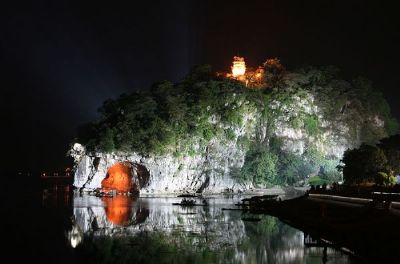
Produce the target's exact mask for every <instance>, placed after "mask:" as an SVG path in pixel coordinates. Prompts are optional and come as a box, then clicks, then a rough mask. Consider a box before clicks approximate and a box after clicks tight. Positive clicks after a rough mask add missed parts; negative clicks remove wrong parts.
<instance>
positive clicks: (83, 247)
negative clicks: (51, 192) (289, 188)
mask: <svg viewBox="0 0 400 264" xmlns="http://www.w3.org/2000/svg"><path fill="white" fill-rule="evenodd" d="M179 201H180V199H179V198H138V199H132V198H130V197H128V196H116V197H107V198H97V197H93V196H76V197H74V200H73V204H74V207H73V212H74V224H75V225H73V228H72V230H71V231H70V233H69V234H70V235H69V239H70V242H71V245H72V246H77V245H78V244H79V243H80V244H79V245H78V246H77V248H76V252H77V255H78V256H79V257H80V258H83V259H82V261H84V259H85V256H86V257H87V256H91V257H92V258H93V259H96V260H99V261H100V262H101V261H102V259H103V260H104V259H107V260H108V261H111V262H119V261H121V260H122V259H123V261H127V262H129V261H135V262H145V263H152V262H154V263H170V262H174V263H187V262H194V263H309V262H315V263H338V262H340V263H349V262H350V259H349V257H348V256H347V255H345V254H343V253H341V252H340V251H336V250H334V249H331V248H328V249H326V248H325V249H324V248H316V247H308V246H307V245H306V244H305V236H304V234H303V232H301V231H299V230H297V229H295V228H292V227H290V226H288V225H286V224H284V223H282V222H281V221H279V220H278V219H277V218H274V217H271V216H266V215H265V216H260V219H261V220H260V221H258V222H253V221H243V220H242V219H251V217H253V218H254V216H251V215H246V214H245V215H244V214H243V213H242V212H240V211H225V210H222V208H224V207H230V206H231V205H232V204H233V203H235V202H236V201H235V200H234V199H224V198H221V197H215V198H209V199H208V203H209V206H198V207H180V206H173V205H172V203H174V202H179ZM93 259H92V261H93Z"/></svg>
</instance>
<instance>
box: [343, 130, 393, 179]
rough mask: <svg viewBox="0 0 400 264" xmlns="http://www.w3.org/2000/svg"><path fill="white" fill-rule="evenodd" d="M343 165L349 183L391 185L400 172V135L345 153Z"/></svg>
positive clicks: (345, 177)
mask: <svg viewBox="0 0 400 264" xmlns="http://www.w3.org/2000/svg"><path fill="white" fill-rule="evenodd" d="M342 162H343V164H344V165H342V166H341V168H342V169H343V176H344V179H345V182H346V183H347V184H360V183H375V184H377V185H386V186H390V185H393V184H395V176H396V175H398V174H400V135H395V136H391V137H389V138H385V139H383V140H381V142H380V143H379V144H378V145H376V146H371V145H367V144H363V145H361V146H360V147H359V148H357V149H352V150H347V151H346V152H345V153H344V156H343V159H342Z"/></svg>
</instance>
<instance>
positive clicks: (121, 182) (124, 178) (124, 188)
mask: <svg viewBox="0 0 400 264" xmlns="http://www.w3.org/2000/svg"><path fill="white" fill-rule="evenodd" d="M134 185H135V184H134V183H133V180H132V173H131V166H130V165H129V164H126V163H123V162H118V163H116V164H114V165H113V166H112V167H110V168H109V169H108V172H107V176H106V178H105V179H104V180H103V181H102V182H101V187H102V191H104V192H109V191H112V190H116V191H117V192H124V193H125V192H130V191H132V189H133V188H132V187H134Z"/></svg>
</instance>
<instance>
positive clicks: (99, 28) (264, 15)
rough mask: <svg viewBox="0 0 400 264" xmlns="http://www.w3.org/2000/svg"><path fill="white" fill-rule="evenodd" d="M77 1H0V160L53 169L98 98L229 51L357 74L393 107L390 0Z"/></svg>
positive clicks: (393, 12) (395, 58)
mask: <svg viewBox="0 0 400 264" xmlns="http://www.w3.org/2000/svg"><path fill="white" fill-rule="evenodd" d="M14 2H16V1H14ZM82 2H83V1H77V2H72V1H65V2H64V1H32V2H31V3H29V2H24V1H21V2H16V3H14V4H7V5H6V6H4V4H2V7H1V8H0V14H1V15H0V22H1V23H0V34H1V35H0V50H1V51H0V65H1V91H2V93H1V107H2V109H1V113H2V116H1V120H2V126H1V128H2V133H1V134H2V139H1V142H2V150H1V151H2V156H3V157H6V158H3V159H2V166H1V169H2V170H3V171H32V172H37V171H52V170H57V169H62V168H63V167H64V166H66V164H67V162H68V161H67V159H66V158H65V153H66V151H67V149H68V145H69V143H70V142H71V140H72V139H73V138H74V137H75V135H76V130H77V127H78V126H79V125H81V124H83V123H85V122H88V121H91V120H95V119H96V116H97V109H98V108H99V107H100V105H101V104H102V102H103V101H104V100H106V99H107V98H110V97H113V98H115V97H117V96H119V95H120V94H121V93H129V92H130V91H133V90H146V89H148V87H149V86H150V85H151V83H153V82H155V81H157V80H163V79H169V80H173V81H178V80H179V79H181V78H182V77H183V76H184V75H185V74H186V73H187V72H188V71H189V69H190V68H191V67H192V66H193V65H196V64H202V63H208V64H211V65H212V66H213V67H214V69H215V70H216V71H218V70H219V71H221V70H228V69H229V66H230V63H231V59H232V57H233V56H234V55H241V56H244V57H245V58H246V61H247V64H248V65H253V66H256V65H259V64H261V63H262V62H263V61H264V60H265V59H266V58H271V57H278V58H280V59H281V61H282V63H283V64H284V65H286V66H287V68H288V69H289V70H290V69H295V68H297V67H300V66H303V65H336V66H338V67H339V68H341V69H342V71H343V74H344V76H345V77H346V78H349V79H351V78H353V77H356V76H359V75H363V76H366V77H367V78H369V79H370V80H372V81H373V84H374V86H375V87H376V88H377V89H380V90H381V91H382V92H383V93H384V95H385V97H386V98H387V99H388V100H389V103H390V104H391V107H392V111H393V113H394V114H395V116H396V117H397V118H398V119H400V107H399V106H398V104H397V102H396V101H397V99H398V98H399V85H398V83H399V81H400V75H399V61H400V51H399V49H400V48H399V47H400V23H399V15H398V9H397V8H396V6H395V1H390V2H393V4H391V3H389V1H385V2H386V3H383V1H370V2H368V1H361V0H360V1H350V0H347V1H143V2H146V3H148V4H137V3H135V1H129V2H128V3H129V4H126V3H124V4H115V3H114V1H108V3H107V4H101V3H99V2H92V3H89V2H86V3H85V4H82ZM215 2H217V3H215Z"/></svg>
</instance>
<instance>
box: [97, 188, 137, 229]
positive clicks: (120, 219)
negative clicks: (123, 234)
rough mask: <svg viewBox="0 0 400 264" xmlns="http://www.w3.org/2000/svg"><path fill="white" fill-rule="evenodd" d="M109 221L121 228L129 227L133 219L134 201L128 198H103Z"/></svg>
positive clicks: (120, 196)
mask: <svg viewBox="0 0 400 264" xmlns="http://www.w3.org/2000/svg"><path fill="white" fill-rule="evenodd" d="M102 200H103V202H104V208H105V211H106V216H107V219H108V220H109V221H110V222H111V223H113V224H115V225H120V226H127V225H129V223H130V219H131V218H132V202H133V201H132V199H131V198H130V197H128V196H123V195H118V196H115V197H103V198H102Z"/></svg>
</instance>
